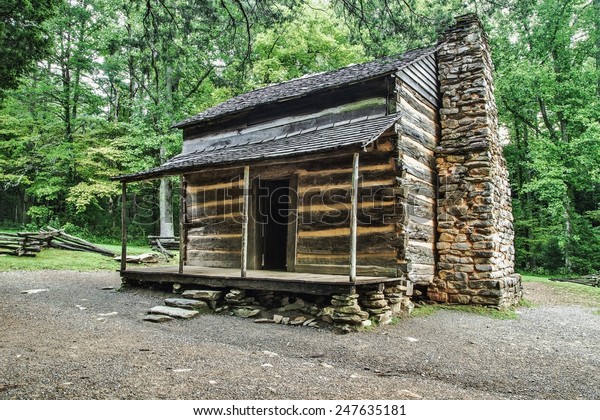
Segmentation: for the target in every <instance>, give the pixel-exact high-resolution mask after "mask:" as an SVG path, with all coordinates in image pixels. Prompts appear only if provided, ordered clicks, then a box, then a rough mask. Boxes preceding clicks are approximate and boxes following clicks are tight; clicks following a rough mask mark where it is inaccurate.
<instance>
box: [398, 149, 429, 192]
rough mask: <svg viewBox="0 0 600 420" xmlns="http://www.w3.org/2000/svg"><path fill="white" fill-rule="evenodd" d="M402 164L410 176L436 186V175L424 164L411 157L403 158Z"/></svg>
mask: <svg viewBox="0 0 600 420" xmlns="http://www.w3.org/2000/svg"><path fill="white" fill-rule="evenodd" d="M401 164H402V169H403V170H405V171H406V173H407V174H408V175H411V176H413V177H415V178H417V179H419V180H422V181H424V182H426V183H428V184H430V185H434V184H435V180H436V174H435V173H434V172H433V171H432V170H431V169H430V168H428V167H427V166H425V165H423V164H422V163H420V162H418V161H416V160H414V159H412V158H411V157H410V156H403V158H402V163H401Z"/></svg>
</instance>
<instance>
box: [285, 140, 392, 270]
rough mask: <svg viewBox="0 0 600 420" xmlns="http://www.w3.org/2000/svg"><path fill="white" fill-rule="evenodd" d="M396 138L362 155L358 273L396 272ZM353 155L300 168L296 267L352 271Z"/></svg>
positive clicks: (360, 166)
mask: <svg viewBox="0 0 600 420" xmlns="http://www.w3.org/2000/svg"><path fill="white" fill-rule="evenodd" d="M395 141H396V139H395V136H387V137H383V138H382V139H380V141H378V142H377V143H378V144H377V148H375V149H373V150H371V151H368V152H363V153H361V154H360V157H359V176H360V179H359V187H358V213H357V220H358V229H357V274H358V275H361V274H362V275H364V274H373V275H375V274H377V275H387V276H396V275H398V264H397V261H398V254H399V253H401V249H399V247H401V246H402V244H403V240H402V238H400V237H399V236H398V235H397V233H396V229H395V223H396V220H397V219H398V217H399V215H398V212H397V207H396V202H395V199H394V197H395V195H394V182H395V163H394V155H393V153H392V151H391V150H392V149H393V146H394V143H395ZM351 176H352V154H344V155H341V156H337V157H335V158H333V159H327V160H325V161H321V162H320V163H319V164H318V165H316V166H315V167H313V168H304V169H299V171H298V237H297V245H296V249H297V256H296V271H305V272H317V273H329V274H348V273H349V253H350V227H349V226H350V207H351V196H350V194H351V193H350V190H351V181H352V178H351Z"/></svg>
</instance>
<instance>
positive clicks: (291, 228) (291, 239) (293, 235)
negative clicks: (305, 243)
mask: <svg viewBox="0 0 600 420" xmlns="http://www.w3.org/2000/svg"><path fill="white" fill-rule="evenodd" d="M297 191H298V175H297V174H294V175H292V176H291V177H290V186H289V196H290V204H289V213H288V231H287V246H286V248H287V250H286V267H287V271H295V269H296V246H297V244H298V193H297Z"/></svg>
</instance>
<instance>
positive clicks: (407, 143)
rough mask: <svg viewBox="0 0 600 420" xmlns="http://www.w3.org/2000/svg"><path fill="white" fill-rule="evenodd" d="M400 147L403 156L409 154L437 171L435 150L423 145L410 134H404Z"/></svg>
mask: <svg viewBox="0 0 600 420" xmlns="http://www.w3.org/2000/svg"><path fill="white" fill-rule="evenodd" d="M399 149H400V153H402V155H403V156H409V157H411V158H412V159H414V160H416V161H417V162H420V163H422V164H423V165H425V166H426V167H428V168H429V169H430V170H431V171H435V155H434V153H433V150H429V149H427V148H425V147H423V145H422V144H420V143H419V142H416V141H414V140H413V139H411V138H410V137H409V136H402V138H401V140H400V142H399Z"/></svg>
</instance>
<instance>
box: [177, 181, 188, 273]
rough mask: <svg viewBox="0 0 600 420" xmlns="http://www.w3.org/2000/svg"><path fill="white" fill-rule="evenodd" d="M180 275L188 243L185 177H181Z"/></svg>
mask: <svg viewBox="0 0 600 420" xmlns="http://www.w3.org/2000/svg"><path fill="white" fill-rule="evenodd" d="M179 191H180V192H179V274H182V273H183V264H184V261H185V253H186V243H185V238H186V235H184V232H185V215H186V213H187V211H186V205H187V202H186V194H187V188H186V184H185V178H184V176H183V175H181V176H180V177H179Z"/></svg>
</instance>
